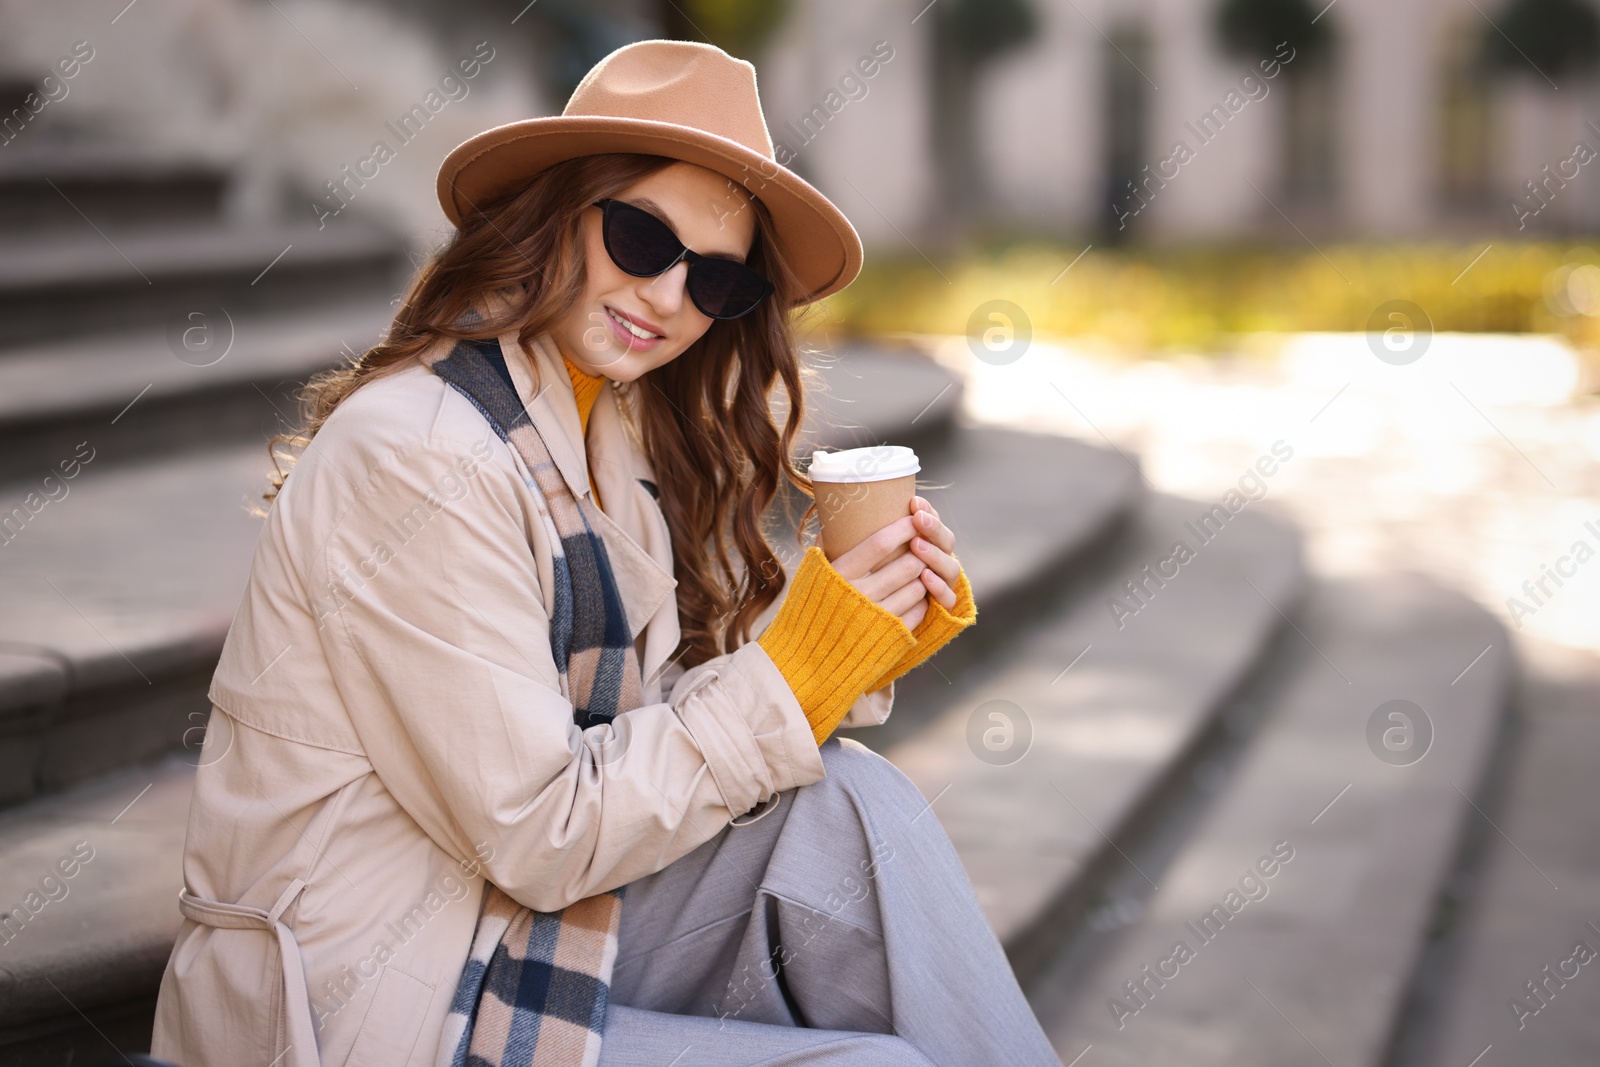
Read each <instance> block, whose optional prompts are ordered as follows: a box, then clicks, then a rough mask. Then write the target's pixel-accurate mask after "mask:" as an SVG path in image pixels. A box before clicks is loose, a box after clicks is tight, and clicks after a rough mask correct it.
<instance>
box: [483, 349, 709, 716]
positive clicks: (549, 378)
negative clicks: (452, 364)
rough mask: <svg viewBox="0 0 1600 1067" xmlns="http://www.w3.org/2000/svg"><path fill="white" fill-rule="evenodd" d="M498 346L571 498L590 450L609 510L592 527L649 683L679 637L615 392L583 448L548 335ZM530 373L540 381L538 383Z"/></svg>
mask: <svg viewBox="0 0 1600 1067" xmlns="http://www.w3.org/2000/svg"><path fill="white" fill-rule="evenodd" d="M500 350H501V353H502V354H503V355H504V356H505V360H506V367H507V368H508V369H509V370H510V371H511V380H512V382H513V383H514V384H515V385H516V387H517V395H518V396H520V397H521V398H522V402H523V407H524V408H525V409H526V411H527V412H528V417H529V418H530V419H531V420H532V422H533V425H534V428H535V429H537V430H538V431H539V434H540V436H541V437H542V438H543V439H544V442H545V446H546V447H547V448H549V450H550V458H551V459H553V460H555V464H556V467H557V469H558V470H560V472H561V477H562V479H563V480H564V481H565V482H566V483H567V488H568V489H569V490H571V492H572V495H573V496H574V497H582V496H586V495H589V493H590V488H589V476H590V467H589V460H588V452H589V451H592V452H593V453H594V457H595V471H594V474H595V478H594V481H595V484H596V486H597V487H598V488H599V490H600V493H601V497H602V499H603V500H605V501H607V502H609V503H610V505H611V509H612V510H611V511H601V512H599V515H598V519H597V521H596V526H595V532H596V533H598V534H599V535H600V537H601V540H602V541H604V542H605V546H606V553H607V555H608V557H609V558H610V560H611V566H612V570H613V572H614V573H615V574H616V578H617V584H618V586H619V588H620V590H621V593H622V602H623V609H624V610H625V611H626V612H627V615H628V626H629V636H630V637H632V638H633V639H634V640H638V638H639V635H640V634H641V633H643V634H644V635H645V643H644V648H643V651H642V653H641V655H640V660H639V669H640V672H641V674H642V675H643V677H644V681H645V683H646V684H649V683H650V682H652V681H653V680H654V678H655V676H656V674H657V672H658V670H660V669H661V668H663V667H664V666H665V665H666V659H667V657H668V656H669V655H671V653H672V650H673V649H675V648H676V647H677V645H678V640H679V638H680V637H681V631H680V629H679V622H678V610H677V600H676V598H675V597H674V596H673V591H674V590H675V589H676V588H677V586H678V580H677V579H676V578H675V577H673V575H672V547H671V542H670V541H669V540H668V538H667V531H666V524H665V521H664V519H663V518H662V517H661V515H660V513H659V511H656V512H655V514H647V513H645V512H644V511H643V509H642V508H641V507H640V506H639V504H640V502H641V500H642V498H641V497H640V495H639V492H638V488H637V486H636V485H635V484H633V483H634V482H635V480H636V479H637V478H643V477H650V474H651V472H650V471H649V470H648V469H645V470H640V469H639V468H640V466H641V465H642V464H641V461H640V459H638V458H636V457H635V456H634V454H633V453H632V450H631V449H630V448H629V446H628V441H627V439H626V437H625V431H624V428H623V425H622V417H621V413H620V412H619V411H618V409H617V406H616V404H617V401H616V397H615V395H614V394H613V393H612V391H611V390H610V389H606V390H603V391H602V392H601V394H600V399H599V400H598V401H596V403H595V407H594V410H593V411H592V412H590V414H589V431H590V441H589V443H588V449H587V450H586V448H585V443H584V439H583V429H582V422H581V421H580V419H579V417H578V403H577V400H576V398H575V397H574V396H573V393H572V389H571V387H570V384H569V379H568V377H567V370H566V366H565V365H564V364H563V362H562V360H561V356H560V354H559V352H558V350H557V349H556V347H555V345H554V343H553V342H551V341H550V339H549V338H548V336H546V337H542V338H539V339H536V340H535V341H534V342H533V343H532V344H531V345H529V346H527V348H524V347H523V346H522V344H521V343H519V341H518V340H517V335H516V332H515V331H511V332H508V333H505V334H502V335H501V337H500ZM535 377H537V380H538V381H539V382H540V385H539V386H538V387H537V388H535V386H534V380H535ZM652 508H653V505H652ZM612 511H614V512H616V514H615V515H613V514H612ZM641 542H643V544H641Z"/></svg>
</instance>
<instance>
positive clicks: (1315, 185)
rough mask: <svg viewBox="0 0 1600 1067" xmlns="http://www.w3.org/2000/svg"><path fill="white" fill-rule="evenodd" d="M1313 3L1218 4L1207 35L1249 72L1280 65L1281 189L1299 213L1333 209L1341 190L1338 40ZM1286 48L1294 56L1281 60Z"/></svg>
mask: <svg viewBox="0 0 1600 1067" xmlns="http://www.w3.org/2000/svg"><path fill="white" fill-rule="evenodd" d="M1332 6H1333V5H1332V4H1331V3H1328V4H1324V3H1322V2H1321V0H1318V4H1317V5H1316V6H1313V5H1312V4H1311V3H1309V2H1308V0H1221V3H1219V4H1218V5H1217V7H1216V11H1215V13H1214V16H1213V19H1212V33H1213V35H1214V36H1215V38H1216V40H1217V44H1218V45H1219V46H1220V47H1221V49H1222V51H1223V52H1224V53H1225V54H1227V55H1229V56H1231V57H1233V58H1235V59H1240V60H1243V61H1245V62H1246V63H1248V64H1249V65H1250V66H1251V67H1254V66H1255V65H1256V64H1257V63H1259V62H1262V61H1263V60H1274V59H1275V60H1278V61H1281V62H1282V67H1281V68H1280V70H1281V73H1282V75H1283V96H1284V102H1283V107H1282V109H1281V111H1280V114H1281V115H1282V119H1281V120H1280V125H1279V136H1278V144H1279V152H1278V187H1279V191H1280V192H1281V193H1282V194H1283V195H1284V196H1285V197H1287V198H1289V199H1290V200H1292V201H1295V202H1296V203H1297V204H1298V205H1299V206H1300V208H1301V209H1302V210H1313V211H1323V210H1330V209H1332V207H1333V204H1334V200H1335V197H1336V196H1337V193H1338V184H1339V183H1338V172H1339V152H1338V144H1337V131H1338V126H1339V122H1338V118H1339V116H1338V85H1337V81H1336V79H1337V71H1336V70H1335V62H1334V61H1335V59H1336V58H1337V52H1338V39H1337V35H1336V34H1335V33H1334V26H1333V18H1331V17H1326V16H1328V9H1329V8H1331V7H1332ZM1285 46H1287V48H1288V49H1290V50H1291V51H1289V52H1288V53H1287V55H1288V56H1291V57H1292V58H1290V59H1287V60H1285V51H1284V49H1285Z"/></svg>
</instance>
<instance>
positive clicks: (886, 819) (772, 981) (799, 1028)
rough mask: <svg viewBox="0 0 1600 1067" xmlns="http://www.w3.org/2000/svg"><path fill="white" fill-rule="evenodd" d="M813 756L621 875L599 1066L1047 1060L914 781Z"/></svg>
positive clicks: (860, 750)
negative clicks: (638, 871) (780, 785)
mask: <svg viewBox="0 0 1600 1067" xmlns="http://www.w3.org/2000/svg"><path fill="white" fill-rule="evenodd" d="M822 763H823V767H824V768H825V769H826V771H827V777H826V778H825V779H823V780H822V781H819V782H816V783H814V784H812V785H808V786H802V787H800V788H798V789H792V790H789V791H788V792H785V793H781V794H779V797H778V801H777V803H776V806H774V807H771V808H770V809H769V810H767V811H766V813H765V814H760V815H759V816H758V817H756V818H755V819H754V821H752V822H748V823H745V824H741V823H740V822H738V821H736V822H735V823H734V824H732V825H729V826H727V827H724V828H723V830H722V831H721V832H720V833H718V834H717V835H716V836H715V837H713V838H712V839H710V840H709V841H707V842H706V843H705V844H704V845H702V846H700V847H699V848H698V849H696V850H695V851H693V852H691V853H689V854H688V855H686V856H684V857H682V858H681V859H679V860H677V861H676V862H674V863H672V864H671V865H669V866H668V867H666V868H664V869H663V870H661V871H658V872H657V873H655V874H652V875H649V876H647V877H645V878H641V879H639V880H637V881H635V882H632V883H630V884H629V885H628V887H627V889H626V890H625V892H624V894H623V904H622V926H621V930H620V934H619V945H618V952H617V962H616V967H615V970H614V972H613V977H612V988H611V1000H610V1006H609V1008H608V1011H607V1015H606V1028H605V1036H604V1039H603V1041H602V1044H601V1053H600V1064H601V1067H690V1065H691V1064H692V1065H697V1067H698V1065H706V1064H712V1065H719V1067H754V1065H757V1064H764V1065H771V1067H798V1065H801V1064H804V1065H807V1067H813V1065H816V1067H821V1065H827V1067H854V1065H867V1064H871V1065H874V1067H897V1065H905V1067H932V1065H937V1067H996V1065H1006V1067H1060V1063H1061V1061H1060V1059H1059V1058H1057V1056H1056V1055H1055V1053H1054V1052H1053V1051H1052V1049H1051V1047H1050V1043H1049V1041H1048V1040H1047V1039H1046V1038H1045V1036H1044V1032H1043V1030H1041V1028H1040V1026H1039V1023H1038V1021H1037V1020H1036V1019H1035V1018H1034V1016H1033V1012H1032V1010H1031V1009H1030V1008H1029V1006H1028V1003H1027V1001H1026V1000H1025V999H1024V997H1023V995H1022V991H1021V989H1020V988H1019V987H1018V985H1017V981H1016V977H1015V976H1014V975H1013V974H1012V971H1011V967H1010V964H1009V963H1008V962H1007V960H1006V957H1005V953H1004V951H1003V950H1002V949H1001V947H1000V944H999V942H998V941H997V940H996V939H995V936H994V934H993V932H991V931H990V929H989V926H988V924H987V922H986V921H985V920H984V917H983V913H982V912H981V911H980V909H979V905H978V901H977V897H976V896H975V895H974V893H973V890H972V883H971V882H970V881H969V880H968V878H967V874H966V871H965V870H964V869H963V868H962V866H961V862H960V860H959V859H958V858H957V856H956V852H955V848H954V847H953V846H952V845H951V844H950V838H949V837H948V836H947V835H946V834H945V832H944V828H943V827H942V826H940V825H939V821H938V819H937V818H936V817H935V816H934V814H933V812H932V810H931V809H930V808H929V806H928V804H927V802H926V801H925V800H924V799H923V797H922V794H921V793H920V792H919V791H918V790H917V787H916V786H915V785H913V784H912V782H911V780H910V779H908V778H907V777H906V776H905V775H904V774H902V773H901V772H900V770H899V769H898V768H897V767H895V766H894V765H893V764H892V763H890V762H889V761H888V760H886V759H884V758H883V757H882V756H879V755H877V754H876V753H874V752H872V751H871V750H870V749H868V748H866V747H865V746H864V745H862V744H860V743H859V742H857V741H852V740H850V739H848V738H843V739H841V738H838V737H832V738H829V739H828V741H827V742H825V743H824V744H823V746H822Z"/></svg>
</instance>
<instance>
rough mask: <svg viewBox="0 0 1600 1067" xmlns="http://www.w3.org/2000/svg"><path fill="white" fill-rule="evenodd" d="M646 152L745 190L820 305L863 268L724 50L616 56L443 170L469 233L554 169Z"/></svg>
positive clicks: (453, 156)
mask: <svg viewBox="0 0 1600 1067" xmlns="http://www.w3.org/2000/svg"><path fill="white" fill-rule="evenodd" d="M601 152H638V153H643V154H646V155H658V156H669V157H671V158H673V159H678V160H683V161H684V162H687V163H695V164H698V165H699V166H702V167H705V168H707V169H709V170H713V171H716V172H717V173H718V174H722V175H725V176H726V177H728V178H729V179H731V180H732V181H735V182H738V183H739V184H740V185H742V186H744V187H745V188H746V189H747V190H749V192H750V193H751V194H752V195H754V196H755V197H757V198H758V199H759V200H760V201H761V202H762V203H763V204H764V205H766V208H767V211H768V212H769V213H770V214H771V215H772V221H773V224H774V226H775V227H776V229H777V235H778V245H779V250H780V251H781V253H782V254H783V256H784V258H785V259H786V260H787V261H788V263H789V265H790V268H791V269H792V270H793V271H794V272H795V274H796V275H798V276H799V278H800V280H801V283H802V285H803V286H804V288H805V293H806V295H805V296H804V297H802V298H801V299H800V301H799V303H800V304H809V303H811V302H813V301H816V300H820V299H822V298H823V297H825V296H827V295H828V294H830V293H836V292H838V291H839V290H840V289H843V288H844V287H845V286H847V285H849V284H850V283H851V282H852V281H853V280H855V277H856V275H857V274H858V273H860V271H861V238H860V237H859V236H857V234H856V231H855V227H853V226H851V225H850V220H849V219H847V218H845V217H844V214H843V213H842V212H840V210H839V209H838V208H836V207H834V206H833V204H832V203H831V202H829V200H828V198H827V197H825V196H823V195H822V194H821V193H819V192H818V191H817V190H816V189H814V188H813V187H812V186H811V185H809V184H808V183H807V182H805V181H804V180H803V179H802V178H801V177H800V176H799V175H797V174H795V173H794V172H793V171H791V170H789V169H787V168H786V167H783V166H780V165H779V164H778V163H777V161H776V160H775V159H774V155H773V148H772V136H771V134H769V133H768V132H767V122H766V119H765V117H763V115H762V113H761V100H760V98H759V97H758V96H757V95H756V69H755V68H754V67H752V66H751V65H750V64H749V63H746V62H745V61H744V60H742V59H735V58H734V57H733V56H730V55H729V54H728V53H726V52H724V51H723V50H722V49H720V48H716V47H713V46H712V45H707V44H695V43H692V42H688V41H638V42H636V43H634V44H630V45H625V46H623V47H622V48H619V49H617V50H616V51H615V52H612V53H611V54H610V55H608V56H606V57H605V58H604V59H602V60H601V61H600V62H599V63H597V64H595V66H594V69H593V70H591V71H589V73H588V74H587V75H585V76H584V79H583V81H581V82H580V83H578V87H577V88H576V89H574V90H573V92H572V98H571V99H570V100H568V101H567V106H566V108H565V110H563V111H562V113H561V114H560V115H556V116H552V117H549V118H538V119H524V120H523V121H521V122H512V123H508V124H507V125H504V126H496V127H495V128H494V129H492V130H485V131H484V132H483V133H480V134H478V135H477V136H476V137H473V138H471V139H470V140H468V141H466V142H465V143H463V144H461V145H460V146H458V147H457V148H456V149H455V151H453V152H451V153H450V154H449V155H448V156H447V157H445V161H444V164H443V166H441V167H440V168H439V203H440V204H441V205H443V207H444V213H445V215H446V216H448V217H449V219H450V221H451V222H452V223H454V224H456V225H457V226H459V225H461V222H462V220H463V219H464V218H466V217H467V216H468V215H469V214H470V213H471V212H472V211H473V210H474V209H475V207H476V205H478V204H482V203H484V202H486V201H488V200H490V199H492V198H494V197H495V196H497V195H499V194H501V193H504V192H507V191H508V190H511V189H515V188H517V187H518V186H519V185H522V184H524V183H526V182H527V181H528V180H529V179H530V178H532V177H533V176H534V175H535V174H537V173H538V172H539V171H541V170H543V169H544V168H546V167H548V166H550V165H551V164H553V163H559V162H561V161H562V160H566V159H573V158H576V157H578V156H587V155H594V154H596V153H601Z"/></svg>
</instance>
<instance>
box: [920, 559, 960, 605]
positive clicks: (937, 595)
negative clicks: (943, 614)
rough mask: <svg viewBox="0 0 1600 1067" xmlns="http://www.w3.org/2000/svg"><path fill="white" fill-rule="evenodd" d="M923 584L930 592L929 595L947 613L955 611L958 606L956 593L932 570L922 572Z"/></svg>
mask: <svg viewBox="0 0 1600 1067" xmlns="http://www.w3.org/2000/svg"><path fill="white" fill-rule="evenodd" d="M922 584H923V586H924V587H925V588H926V589H927V590H928V595H929V596H931V597H933V599H935V600H937V601H938V602H939V604H940V605H941V606H942V607H943V608H944V609H945V610H946V611H954V610H955V606H956V591H955V590H954V589H952V588H951V587H950V583H949V582H946V581H945V580H944V579H943V578H941V577H939V575H937V574H935V573H934V572H933V570H932V569H931V568H928V569H924V570H923V572H922Z"/></svg>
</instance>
